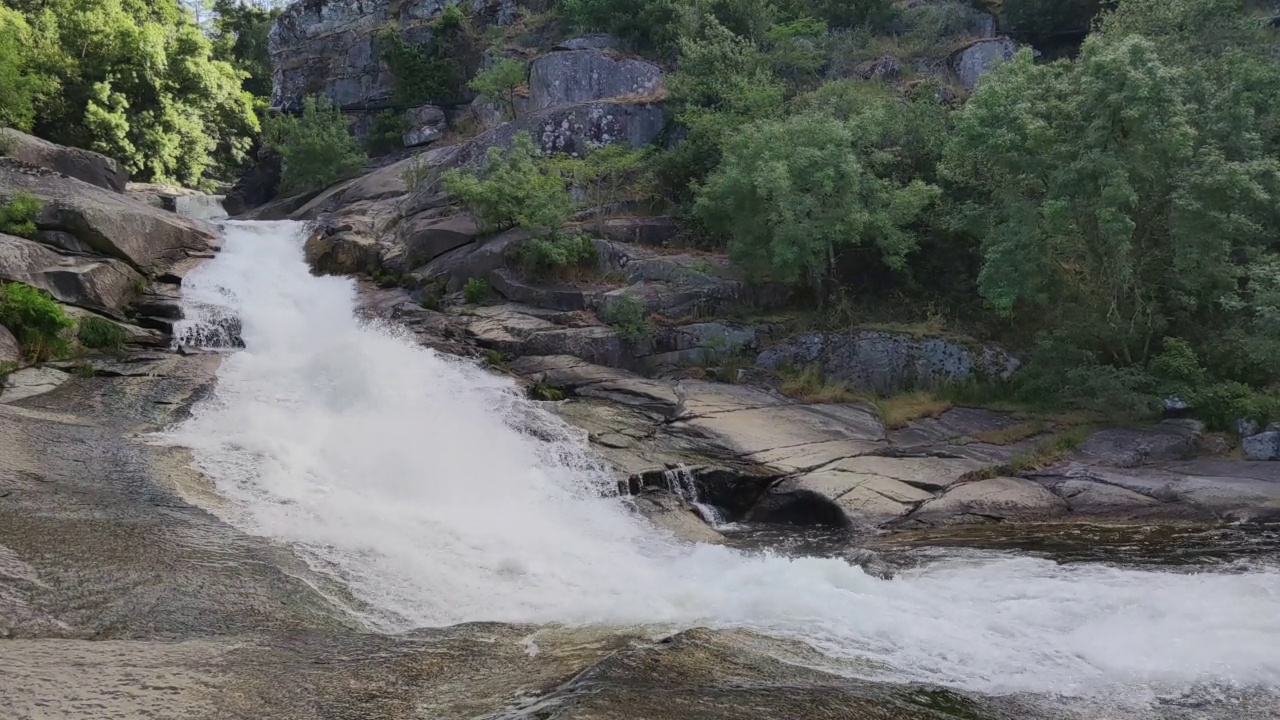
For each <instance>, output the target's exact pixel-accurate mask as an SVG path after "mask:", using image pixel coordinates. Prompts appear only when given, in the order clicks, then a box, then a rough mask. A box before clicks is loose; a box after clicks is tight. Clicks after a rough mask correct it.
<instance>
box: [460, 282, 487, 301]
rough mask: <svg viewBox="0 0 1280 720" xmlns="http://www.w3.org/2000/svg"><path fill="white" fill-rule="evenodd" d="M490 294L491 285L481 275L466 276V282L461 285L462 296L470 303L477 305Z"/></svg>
mask: <svg viewBox="0 0 1280 720" xmlns="http://www.w3.org/2000/svg"><path fill="white" fill-rule="evenodd" d="M492 295H493V287H491V286H490V285H489V281H488V280H486V279H485V278H482V277H473V278H467V284H466V285H464V286H463V287H462V296H463V297H464V298H466V300H467V302H469V303H471V304H472V305H478V304H479V303H482V302H484V301H485V300H488V299H489V298H490V296H492Z"/></svg>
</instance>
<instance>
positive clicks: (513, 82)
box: [470, 58, 529, 120]
mask: <svg viewBox="0 0 1280 720" xmlns="http://www.w3.org/2000/svg"><path fill="white" fill-rule="evenodd" d="M528 81H529V68H528V66H526V65H525V64H524V63H523V62H521V61H519V60H515V59H513V58H502V59H500V60H498V61H497V62H495V63H494V64H493V67H489V68H485V69H484V70H481V71H480V72H478V73H476V76H475V78H474V79H473V80H472V81H471V82H470V86H471V89H472V90H475V91H476V92H478V93H480V96H481V97H483V98H484V99H485V100H487V101H489V102H491V103H493V104H494V105H497V106H498V108H499V109H500V110H501V111H502V115H503V117H505V118H506V119H508V120H511V119H514V118H515V117H516V90H519V89H520V88H521V87H522V86H523V85H524V84H525V83H527V82H528Z"/></svg>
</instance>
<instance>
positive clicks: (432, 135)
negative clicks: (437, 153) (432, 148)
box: [402, 105, 448, 148]
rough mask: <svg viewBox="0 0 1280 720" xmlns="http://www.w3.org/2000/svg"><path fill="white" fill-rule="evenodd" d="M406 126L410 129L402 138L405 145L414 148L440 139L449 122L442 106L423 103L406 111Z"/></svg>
mask: <svg viewBox="0 0 1280 720" xmlns="http://www.w3.org/2000/svg"><path fill="white" fill-rule="evenodd" d="M405 126H406V127H407V128H408V129H407V130H405V132H404V137H403V138H402V140H403V142H404V146H405V147H407V148H414V147H419V146H422V145H426V144H428V143H431V142H435V141H436V140H439V139H440V138H441V136H443V135H444V131H445V130H446V129H447V128H448V122H447V120H446V119H445V116H444V111H443V110H441V109H440V108H438V107H436V106H435V105H422V106H420V107H416V108H410V109H409V110H407V111H405Z"/></svg>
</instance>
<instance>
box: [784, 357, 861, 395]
mask: <svg viewBox="0 0 1280 720" xmlns="http://www.w3.org/2000/svg"><path fill="white" fill-rule="evenodd" d="M778 374H779V375H780V376H781V377H782V382H781V383H780V384H779V385H778V392H780V393H782V394H783V395H786V396H787V397H792V398H795V399H797V400H803V401H804V402H810V403H850V402H859V401H862V400H865V399H866V396H864V395H862V394H861V393H856V392H854V391H853V390H851V389H849V385H848V384H847V383H843V382H840V381H838V380H829V379H827V377H826V376H825V375H824V374H823V372H822V368H821V367H819V366H818V365H807V366H805V367H800V368H793V367H780V368H778Z"/></svg>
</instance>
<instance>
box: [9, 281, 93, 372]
mask: <svg viewBox="0 0 1280 720" xmlns="http://www.w3.org/2000/svg"><path fill="white" fill-rule="evenodd" d="M74 324H75V321H74V320H72V319H71V318H69V317H67V314H66V313H65V312H64V311H63V309H62V306H61V305H59V304H58V303H56V302H54V301H53V299H52V298H50V297H49V295H48V294H47V293H45V292H44V291H42V290H37V289H36V288H33V287H31V286H30V285H23V284H21V283H5V284H4V285H0V325H3V326H5V327H7V328H9V330H10V332H12V333H13V335H14V337H15V338H17V340H18V343H19V344H20V345H21V346H22V351H23V353H24V354H26V356H27V357H28V358H29V359H30V360H32V361H35V362H39V361H42V360H48V359H50V358H56V357H61V356H63V355H65V354H66V352H67V343H66V340H64V339H63V338H62V336H61V334H62V331H63V330H66V329H67V328H69V327H71V326H72V325H74Z"/></svg>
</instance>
